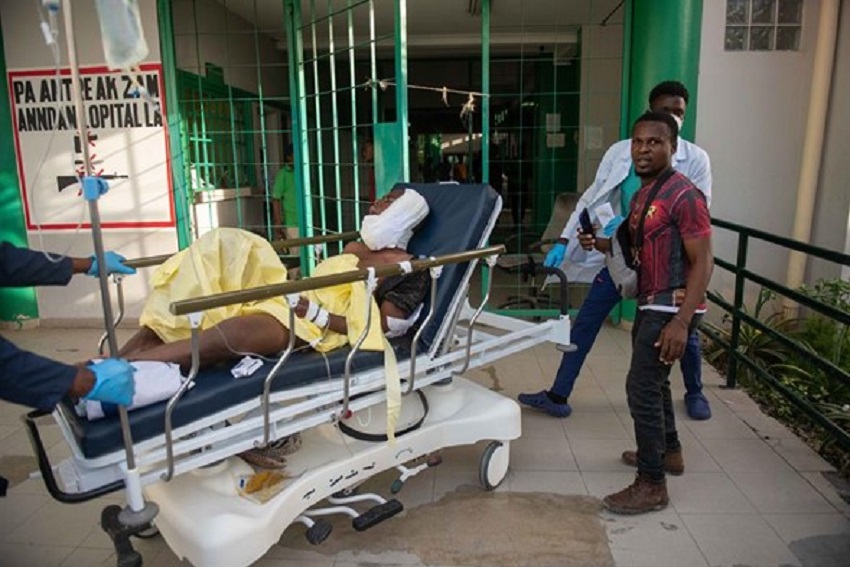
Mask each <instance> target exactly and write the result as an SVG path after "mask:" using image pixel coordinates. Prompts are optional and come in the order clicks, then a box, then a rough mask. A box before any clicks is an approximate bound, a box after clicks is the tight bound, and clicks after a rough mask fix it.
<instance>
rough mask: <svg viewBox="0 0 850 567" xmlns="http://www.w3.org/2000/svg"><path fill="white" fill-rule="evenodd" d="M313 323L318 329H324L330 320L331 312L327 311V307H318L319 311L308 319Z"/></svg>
mask: <svg viewBox="0 0 850 567" xmlns="http://www.w3.org/2000/svg"><path fill="white" fill-rule="evenodd" d="M310 320H311V321H312V322H313V323H315V324H316V326H317V327H319V328H320V329H326V328H327V327H328V324H330V322H331V314H330V313H328V311H327V309H322V308H321V307H320V308H319V312H318V313H317V314H316V317H315V318H314V319H310Z"/></svg>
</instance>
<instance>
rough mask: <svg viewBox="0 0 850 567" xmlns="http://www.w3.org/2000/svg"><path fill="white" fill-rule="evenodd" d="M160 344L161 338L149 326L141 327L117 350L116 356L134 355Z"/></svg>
mask: <svg viewBox="0 0 850 567" xmlns="http://www.w3.org/2000/svg"><path fill="white" fill-rule="evenodd" d="M161 344H162V339H160V338H159V336H157V334H156V333H154V332H153V331H152V330H151V329H150V327H142V328H141V329H139V330H138V332H136V334H135V335H133V336H132V337H130V340H129V341H127V342H126V343H125V344H124V346H123V347H121V349H120V350H119V351H118V356H120V357H121V358H127V357H128V356H135V355H137V354H138V353H140V352H143V351H146V350H149V349H152V348H154V347H157V346H159V345H161Z"/></svg>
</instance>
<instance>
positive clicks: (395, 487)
mask: <svg viewBox="0 0 850 567" xmlns="http://www.w3.org/2000/svg"><path fill="white" fill-rule="evenodd" d="M403 486H404V483H403V482H402V481H401V480H399V479H395V480H394V481H393V484H392V486H390V492H392V493H393V494H398V493H399V492H401V489H402V487H403Z"/></svg>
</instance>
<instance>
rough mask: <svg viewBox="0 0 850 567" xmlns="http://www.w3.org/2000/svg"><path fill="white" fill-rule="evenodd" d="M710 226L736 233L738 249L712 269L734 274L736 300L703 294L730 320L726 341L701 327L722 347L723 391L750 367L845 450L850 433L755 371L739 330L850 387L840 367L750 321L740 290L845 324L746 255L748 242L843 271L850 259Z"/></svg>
mask: <svg viewBox="0 0 850 567" xmlns="http://www.w3.org/2000/svg"><path fill="white" fill-rule="evenodd" d="M711 223H712V225H714V226H716V227H719V228H723V229H727V230H730V231H733V232H735V233H737V235H738V249H737V258H736V261H735V262H734V263H732V262H729V261H726V260H723V259H721V258H715V260H714V263H715V265H716V266H718V267H720V268H723V269H725V270H728V271H729V272H731V273H733V274H734V275H735V297H734V301H733V303H732V304H730V303H728V302H726V301H725V300H724V299H723V298H722V297H720V296H719V295H718V294H716V293H713V292H708V293H707V297H708V299H709V301H711V302H712V303H713V304H715V305H718V306H719V307H721V308H722V309H724V310H725V311H727V312H728V313H730V314H731V316H732V326H731V333H730V338H729V341H726V340H724V339H722V338H721V337H719V336H717V334H716V333H715V332H713V331H712V329H711V328H710V327H708V326H706V325H705V324H703V325H702V326H701V327H700V331H701V332H702V333H703V334H705V335H707V336H708V337H710V338H712V339H713V340H714V341H716V342H717V343H718V344H719V345H721V346H722V347H725V349H726V353H727V357H728V366H727V370H726V387H728V388H734V387H735V386H736V385H737V372H738V363H739V362H740V363H743V364H745V365H746V366H747V367H749V368H750V369H751V370H752V371H753V372H754V373H755V374H756V375H757V376H758V377H759V378H760V379H761V380H763V381H764V382H765V383H767V384H768V385H770V386H771V387H772V388H773V389H774V390H775V391H777V392H779V393H780V394H781V395H782V396H783V397H785V398H786V399H787V400H789V401H790V402H791V403H792V404H794V405H795V406H796V407H797V408H798V409H800V411H802V412H803V413H804V414H806V415H807V416H808V417H809V418H810V419H811V420H813V421H814V422H815V423H817V424H819V425H821V426H822V427H824V428H825V429H826V431H828V432H829V433H830V434H832V435H833V436H834V437H835V439H836V440H837V441H838V443H839V444H841V445H842V446H844V447H845V448H850V432H848V431H846V430H844V429H842V428H841V427H840V426H839V425H838V424H836V423H835V422H834V421H832V420H830V419H829V418H828V417H826V416H825V415H824V414H823V413H822V412H821V411H819V410H818V409H817V408H815V407H814V406H813V405H812V404H811V403H809V402H808V401H807V400H804V399H802V398H801V397H800V396H799V395H798V394H797V393H796V392H794V391H793V390H792V389H790V388H788V387H787V386H786V385H784V384H783V383H782V382H781V381H780V380H779V379H778V378H777V377H776V376H774V375H772V374H771V373H770V372H769V370H768V369H764V368H762V367H760V366H759V365H758V364H757V363H756V362H755V361H754V360H752V359H751V358H750V357H748V356H747V355H746V354H745V353H743V352H741V351H740V337H741V325H742V324H746V325H749V326H751V327H753V328H755V329H758V330H759V331H761V332H763V333H766V334H768V335H769V336H770V337H771V338H773V339H775V340H778V341H779V342H780V343H782V344H783V345H785V346H786V347H788V348H790V349H791V350H792V351H794V352H795V353H796V354H798V355H802V356H804V357H806V358H807V359H808V360H809V361H810V362H811V363H813V364H815V365H816V366H817V367H818V368H819V369H821V370H822V371H825V372H828V373H829V374H830V376H833V377H835V378H836V379H838V380H839V381H841V383H843V384H845V385H846V384H848V383H850V373H848V372H847V371H846V370H844V369H843V368H839V367H838V366H836V365H835V364H833V363H832V362H831V361H829V360H827V359H825V358H823V357H822V356H819V355H818V354H817V353H813V352H811V351H810V350H808V349H806V348H805V347H804V346H802V345H800V344H799V343H797V342H795V341H794V340H792V339H791V338H789V337H788V336H787V335H785V334H783V333H781V332H779V331H777V330H776V329H772V328H770V327H768V326H767V325H765V324H764V323H762V322H761V321H759V320H757V319H756V318H755V317H752V316H751V315H749V314H748V313H746V312H745V311H744V310H743V306H744V288H745V285H746V283H747V282H752V283H755V284H759V285H760V286H762V287H763V288H766V289H769V290H771V291H773V292H775V293H777V294H778V295H780V296H783V297H785V298H788V299H791V300H793V301H795V302H797V303H798V304H799V305H802V306H804V307H807V308H809V309H812V310H814V311H816V312H818V313H820V314H822V315H824V316H826V317H829V318H831V319H833V320H834V321H836V322H838V323H840V324H843V325H850V313H847V312H845V311H843V310H841V309H836V308H835V307H833V306H831V305H828V304H826V303H824V302H822V301H818V300H817V299H813V298H811V297H809V296H807V295H805V294H802V293H800V292H799V291H797V290H794V289H791V288H789V287H787V286H784V285H782V284H779V283H776V282H774V281H772V280H770V279H769V278H766V277H764V276H762V275H760V274H757V273H755V272H753V271H751V270H748V269H747V258H748V251H749V241H750V239H751V238H753V239H758V240H762V241H764V242H768V243H771V244H775V245H778V246H781V247H784V248H786V249H790V250H794V251H797V252H802V253H805V254H808V255H811V256H814V257H816V258H820V259H823V260H827V261H831V262H833V263H837V264H841V265H843V266H850V255H848V254H843V253H840V252H835V251H833V250H828V249H826V248H822V247H819V246H813V245H811V244H807V243H805V242H801V241H799V240H793V239H790V238H785V237H781V236H776V235H773V234H770V233H767V232H764V231H761V230H757V229H753V228H750V227H746V226H743V225H739V224H736V223H732V222H729V221H724V220H721V219H712V220H711Z"/></svg>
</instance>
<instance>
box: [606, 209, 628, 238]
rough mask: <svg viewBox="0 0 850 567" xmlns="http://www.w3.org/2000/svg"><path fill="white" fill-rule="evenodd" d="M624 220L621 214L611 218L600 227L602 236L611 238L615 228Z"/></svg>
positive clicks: (615, 230)
mask: <svg viewBox="0 0 850 567" xmlns="http://www.w3.org/2000/svg"><path fill="white" fill-rule="evenodd" d="M624 220H626V219H625V218H623V216H622V215H617V216H616V217H614V218H613V219H611V220H609V221H608V223H607V224H606V225H605V226H604V227H603V228H602V236H604V237H605V238H611V237H612V236H614V233H615V232H617V229H618V228H620V225H621V224H623V221H624Z"/></svg>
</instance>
